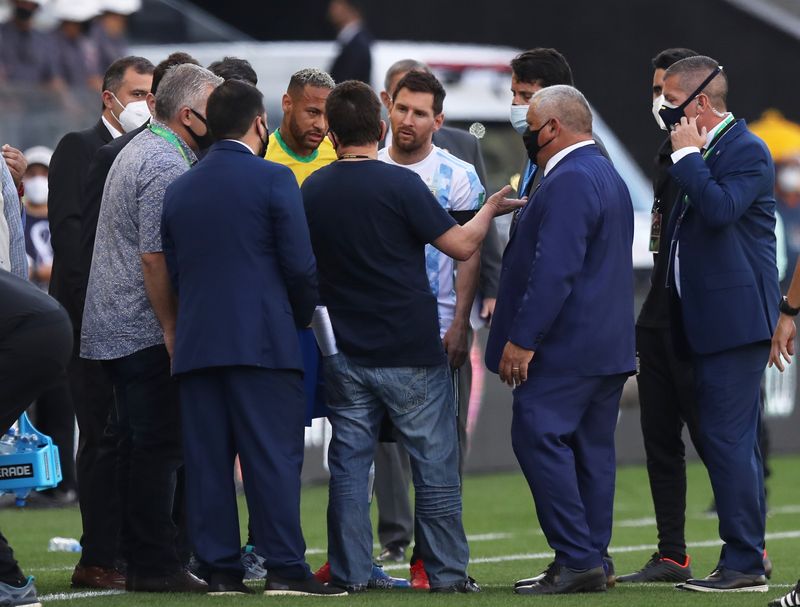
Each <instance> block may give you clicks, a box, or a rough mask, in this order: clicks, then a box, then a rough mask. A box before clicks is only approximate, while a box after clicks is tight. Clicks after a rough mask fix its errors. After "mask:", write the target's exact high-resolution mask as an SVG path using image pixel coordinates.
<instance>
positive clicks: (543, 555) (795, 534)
mask: <svg viewBox="0 0 800 607" xmlns="http://www.w3.org/2000/svg"><path fill="white" fill-rule="evenodd" d="M797 538H800V530H798V531H780V532H777V533H767V535H766V536H765V539H767V540H772V541H775V540H789V539H797ZM721 545H722V540H719V539H715V540H705V541H701V542H687V543H686V546H687V547H688V548H713V547H714V546H721ZM651 550H653V544H639V545H636V546H611V547H610V548H609V552H610V553H611V555H612V556H613V555H614V554H618V553H621V552H649V551H651ZM552 556H553V552H552V551H549V552H530V553H525V554H507V555H503V556H485V557H478V558H471V559H470V560H469V563H470V565H480V564H484V563H506V562H510V561H535V560H538V559H547V558H552ZM407 568H408V565H387V566H385V567H384V568H383V569H384V570H385V571H400V570H402V569H407Z"/></svg>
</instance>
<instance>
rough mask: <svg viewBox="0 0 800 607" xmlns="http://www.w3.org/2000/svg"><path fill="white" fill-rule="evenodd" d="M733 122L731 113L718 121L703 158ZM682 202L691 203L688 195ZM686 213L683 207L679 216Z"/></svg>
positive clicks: (709, 155)
mask: <svg viewBox="0 0 800 607" xmlns="http://www.w3.org/2000/svg"><path fill="white" fill-rule="evenodd" d="M732 122H733V114H728V115H727V116H726V117H725V120H723V121H722V122H720V123H719V129H717V132H716V134H715V135H714V138H713V139H712V140H711V145H709V146H708V149H707V150H706V151H705V152H703V160H708V159H709V158H710V157H711V152H713V151H714V148H715V147H716V146H717V143H719V140H720V139H722V136H723V135H724V134H725V133H726V132H727V131H728V126H729V125H730V124H731V123H732ZM683 204H684V207H686V206H688V205H690V204H692V203H691V201H690V200H689V195H688V194H684V196H683ZM685 213H686V209H685V208H684V212H683V213H681V215H680V218H681V219H683V216H684V214H685Z"/></svg>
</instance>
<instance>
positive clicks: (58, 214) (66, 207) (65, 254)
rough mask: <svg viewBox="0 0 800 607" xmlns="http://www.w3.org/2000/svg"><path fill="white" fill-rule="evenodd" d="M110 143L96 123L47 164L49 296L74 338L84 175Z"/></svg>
mask: <svg viewBox="0 0 800 607" xmlns="http://www.w3.org/2000/svg"><path fill="white" fill-rule="evenodd" d="M112 139H113V137H112V136H111V133H110V132H109V130H108V129H107V128H106V126H105V125H104V124H103V121H102V120H98V121H97V124H95V125H94V126H93V127H92V128H90V129H86V130H84V131H75V132H72V133H67V134H66V135H64V137H62V138H61V141H59V142H58V145H57V146H56V149H55V151H54V152H53V157H52V159H51V160H50V170H49V176H48V185H49V190H50V193H49V196H48V217H49V221H50V238H51V243H52V245H53V254H54V257H53V274H52V276H51V278H50V294H51V295H52V296H53V297H55V298H56V299H57V300H58V301H59V302H60V303H61V305H62V306H64V308H66V310H67V312H68V313H69V316H70V320H72V326H73V328H74V329H75V332H76V333H77V334H80V328H81V319H82V317H83V296H82V295H81V293H82V290H81V285H84V287H83V288H84V289H85V284H86V279H87V277H85V276H83V273H82V271H81V268H82V266H81V217H82V200H83V196H84V188H85V185H86V175H87V173H88V170H89V163H90V162H91V161H92V157H93V156H94V154H95V152H96V151H97V150H98V149H99V148H101V147H102V146H104V145H105V144H107V143H108V142H110V141H111V140H112Z"/></svg>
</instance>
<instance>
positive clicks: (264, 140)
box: [258, 123, 269, 158]
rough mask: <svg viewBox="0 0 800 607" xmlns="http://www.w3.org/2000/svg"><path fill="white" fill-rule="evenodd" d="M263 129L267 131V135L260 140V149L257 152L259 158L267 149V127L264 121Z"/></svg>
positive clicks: (264, 154) (265, 153)
mask: <svg viewBox="0 0 800 607" xmlns="http://www.w3.org/2000/svg"><path fill="white" fill-rule="evenodd" d="M264 129H265V130H266V131H267V135H266V137H264V139H262V140H261V150H260V151H259V153H258V156H259V158H263V157H264V156H266V155H267V149H268V148H269V127H267V124H266V123H264Z"/></svg>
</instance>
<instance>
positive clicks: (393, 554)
mask: <svg viewBox="0 0 800 607" xmlns="http://www.w3.org/2000/svg"><path fill="white" fill-rule="evenodd" d="M376 560H377V561H378V562H379V563H402V562H404V561H405V560H406V548H405V546H398V545H394V546H386V548H384V549H383V550H382V551H381V553H380V555H378V558H377V559H376Z"/></svg>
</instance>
